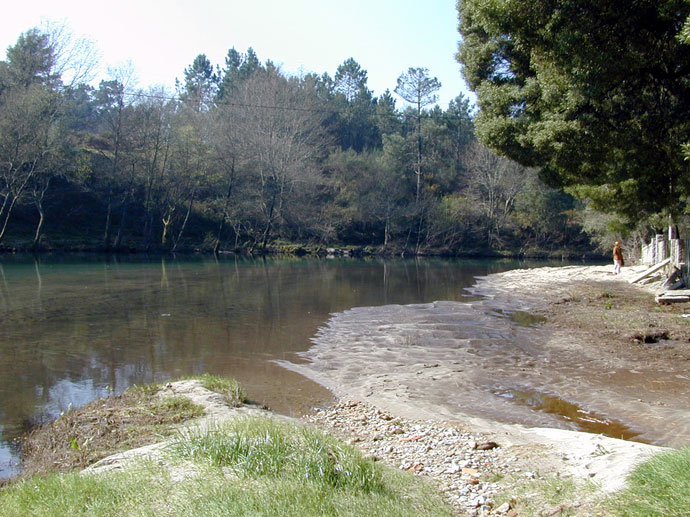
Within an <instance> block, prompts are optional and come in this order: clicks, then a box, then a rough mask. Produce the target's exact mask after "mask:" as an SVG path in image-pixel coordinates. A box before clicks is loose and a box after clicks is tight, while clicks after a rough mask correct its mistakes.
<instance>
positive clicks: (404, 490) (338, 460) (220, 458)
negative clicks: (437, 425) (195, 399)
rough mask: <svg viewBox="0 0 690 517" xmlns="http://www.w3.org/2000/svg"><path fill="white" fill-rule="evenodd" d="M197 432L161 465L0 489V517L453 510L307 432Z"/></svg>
mask: <svg viewBox="0 0 690 517" xmlns="http://www.w3.org/2000/svg"><path fill="white" fill-rule="evenodd" d="M197 433H198V434H190V435H188V436H184V435H182V436H181V438H180V440H179V442H178V443H177V445H176V446H175V447H173V448H171V456H170V458H169V459H170V461H171V463H170V464H169V465H168V467H166V466H163V465H159V464H157V463H153V462H147V463H141V464H140V465H134V466H131V467H129V468H127V469H125V470H124V471H117V472H106V473H101V474H97V475H96V474H93V475H79V474H77V473H74V472H69V473H62V474H51V475H48V476H41V477H34V478H31V479H26V480H23V481H21V482H18V483H15V484H13V485H11V486H9V487H7V488H6V489H4V490H2V491H0V515H3V516H5V517H19V516H24V515H32V516H34V517H43V516H54V515H71V516H79V515H89V516H95V517H101V516H103V517H105V516H108V517H109V516H121V515H124V516H129V515H137V516H159V515H164V516H187V515H197V516H202V517H215V516H218V517H220V516H240V515H261V516H263V515H265V516H282V515H286V516H293V515H294V516H322V515H343V516H345V515H348V516H354V515H367V516H399V515H425V516H426V515H429V516H450V515H453V511H452V509H451V508H450V507H449V506H448V505H447V504H446V503H444V502H443V500H442V498H441V497H440V495H439V494H438V493H436V492H435V490H434V489H433V488H432V487H431V486H430V485H429V484H428V483H425V482H423V481H422V480H420V479H419V478H416V477H414V476H412V475H410V474H407V473H403V472H399V471H396V470H393V469H389V468H386V467H384V466H382V465H380V464H378V463H374V462H373V460H370V459H367V458H364V457H362V455H361V454H360V453H359V452H358V451H356V450H355V449H353V448H351V447H349V446H346V445H344V444H342V443H340V442H338V441H336V440H335V439H333V438H330V437H328V436H327V435H324V434H323V433H321V432H319V431H316V430H314V429H307V428H304V427H302V426H300V425H293V424H287V423H282V422H277V421H273V420H271V419H264V418H258V419H255V418H251V419H243V420H242V421H239V422H237V423H236V424H231V425H228V426H227V427H226V426H223V427H219V428H217V429H214V430H212V431H209V432H205V433H202V432H201V431H197ZM173 473H174V474H173Z"/></svg>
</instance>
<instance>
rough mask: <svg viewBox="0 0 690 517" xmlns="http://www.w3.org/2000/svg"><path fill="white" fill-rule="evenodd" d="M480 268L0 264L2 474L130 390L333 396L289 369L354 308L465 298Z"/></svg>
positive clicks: (298, 262) (60, 258) (276, 262)
mask: <svg viewBox="0 0 690 517" xmlns="http://www.w3.org/2000/svg"><path fill="white" fill-rule="evenodd" d="M521 265H524V264H520V263H518V262H515V261H482V260H441V259H426V260H383V259H371V260H357V259H333V260H327V259H296V258H268V259H243V258H237V257H223V258H213V257H199V256H195V257H184V258H170V257H156V258H151V257H143V256H127V257H120V256H107V257H105V256H95V255H42V256H40V257H32V256H24V255H5V256H0V477H7V476H11V475H13V474H15V473H16V472H17V471H18V469H19V463H18V446H17V445H16V443H14V440H15V439H16V437H17V436H18V435H19V434H21V432H23V431H24V430H26V429H27V428H28V427H29V426H31V425H33V424H35V423H38V422H43V421H46V420H49V419H52V418H55V417H57V416H58V415H59V414H60V413H61V412H62V411H65V410H68V409H69V408H71V407H79V406H82V405H84V404H86V403H87V402H89V401H91V400H94V399H95V398H98V397H103V396H107V395H109V394H119V393H121V392H122V391H124V390H125V389H126V388H127V387H129V386H131V385H133V384H146V383H151V382H161V381H165V380H168V379H173V378H178V377H181V376H185V375H194V374H201V373H204V372H210V373H213V374H219V375H225V376H232V377H235V378H236V379H238V380H239V381H240V382H241V383H242V385H243V386H244V387H245V389H246V391H247V392H248V394H249V397H250V398H251V399H252V401H255V402H258V403H262V404H266V405H268V406H269V407H271V408H273V409H274V410H276V411H279V412H281V413H284V414H293V415H294V414H302V413H304V412H305V411H308V410H309V408H311V407H314V406H319V405H323V404H326V403H327V402H328V401H329V400H330V393H329V392H328V391H327V390H326V389H324V388H322V387H321V386H319V385H318V384H315V383H313V382H311V381H309V380H307V379H306V378H304V377H302V376H300V375H298V374H297V373H294V372H292V371H290V370H287V369H284V368H282V367H281V366H279V365H277V364H276V363H275V361H276V360H279V361H291V362H299V360H300V359H299V353H300V352H303V351H305V350H307V349H308V348H309V347H310V340H311V339H312V338H313V336H314V335H315V334H316V333H317V331H318V329H319V328H320V327H322V326H323V325H324V323H325V322H327V321H328V319H329V315H330V314H332V313H337V312H341V311H344V310H347V309H350V308H353V307H361V306H382V305H388V304H411V303H425V302H431V301H435V300H469V299H471V296H470V294H469V293H468V292H467V291H466V290H465V289H466V288H467V287H469V286H471V285H472V284H473V283H474V279H475V278H476V277H477V276H479V275H486V274H489V273H492V272H498V271H503V270H506V269H511V268H514V267H518V266H521Z"/></svg>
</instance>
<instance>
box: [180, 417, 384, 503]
mask: <svg viewBox="0 0 690 517" xmlns="http://www.w3.org/2000/svg"><path fill="white" fill-rule="evenodd" d="M192 433H193V431H192ZM174 450H175V451H176V452H177V454H179V455H180V456H181V457H183V458H192V459H197V460H202V461H207V462H208V463H209V464H210V465H213V466H215V467H226V468H228V469H230V470H232V471H233V473H234V474H235V475H237V476H240V477H273V478H278V477H285V476H287V477H290V478H293V479H298V480H302V481H305V482H308V481H309V482H310V481H315V482H317V483H319V484H321V485H323V486H327V487H331V488H347V489H349V490H360V491H365V492H381V491H383V489H384V487H383V485H382V482H381V480H380V477H381V469H379V468H376V466H375V464H374V463H373V462H372V461H371V460H368V459H365V458H364V457H362V455H361V454H360V453H359V452H358V451H357V450H356V449H353V448H351V447H348V446H346V445H344V444H342V443H341V442H339V441H337V440H335V439H334V438H331V437H329V436H327V435H325V434H323V433H322V432H320V431H318V430H316V429H313V428H310V427H303V426H295V425H294V424H292V425H290V424H287V423H283V422H280V421H277V420H275V419H273V418H264V417H253V418H238V419H235V420H233V421H232V422H230V423H228V424H226V425H224V426H222V427H220V428H218V429H214V430H211V431H208V432H204V433H203V434H200V435H193V434H192V435H190V436H187V437H185V439H183V440H181V441H180V442H179V443H178V444H177V445H176V446H175V447H174Z"/></svg>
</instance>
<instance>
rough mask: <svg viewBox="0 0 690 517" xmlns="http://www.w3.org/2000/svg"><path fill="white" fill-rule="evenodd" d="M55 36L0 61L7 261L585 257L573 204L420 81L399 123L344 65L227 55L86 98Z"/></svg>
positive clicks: (1, 233)
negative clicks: (311, 68) (190, 256)
mask: <svg viewBox="0 0 690 517" xmlns="http://www.w3.org/2000/svg"><path fill="white" fill-rule="evenodd" d="M60 34H63V33H60ZM57 36H59V34H58V33H52V32H43V31H41V30H38V29H31V30H29V31H28V32H27V33H25V34H23V35H22V36H21V37H20V38H19V39H18V41H17V43H16V45H14V46H12V47H10V48H9V49H8V51H7V54H6V58H5V60H2V61H0V252H1V251H3V250H4V249H7V248H11V249H14V248H27V247H32V248H34V249H45V248H47V249H51V248H60V247H64V246H66V247H70V248H77V249H82V248H86V249H106V250H113V249H121V250H133V249H138V250H170V251H181V250H192V249H203V250H208V251H215V252H217V251H220V250H229V249H230V250H237V251H240V250H244V251H246V252H249V253H251V252H254V251H265V250H270V249H275V247H276V246H279V245H284V244H285V243H290V244H289V245H288V246H292V245H299V246H303V245H311V246H314V249H325V248H326V247H327V246H332V245H348V246H362V247H364V246H371V248H370V249H372V251H374V250H376V251H380V252H381V253H395V254H400V255H402V254H408V253H417V254H427V253H444V254H458V253H499V252H500V253H528V252H530V253H543V252H547V253H548V252H551V253H553V254H556V255H558V256H561V255H562V254H563V253H564V252H566V253H567V250H568V249H573V248H578V254H579V251H580V250H582V248H583V247H586V246H587V245H588V242H587V238H586V237H585V236H584V235H582V234H581V233H580V232H579V231H577V230H576V231H569V230H568V231H566V229H567V228H566V225H567V220H568V215H567V210H569V209H571V208H573V206H574V203H575V201H574V200H573V198H572V197H570V196H565V197H563V198H561V197H559V196H558V195H557V193H556V192H555V191H553V190H552V189H549V188H547V187H546V186H544V185H543V184H541V183H540V182H539V181H538V180H537V178H536V174H535V171H534V170H531V169H526V168H525V167H522V166H520V165H518V164H516V163H515V162H511V161H509V160H506V159H499V158H498V157H496V156H495V155H494V154H493V153H491V152H490V151H489V150H488V149H486V147H484V146H482V145H480V144H478V143H477V142H476V141H475V138H474V133H473V120H472V108H471V106H470V104H469V101H468V99H466V98H464V97H463V96H462V95H459V96H458V97H457V98H456V99H454V100H453V101H452V102H451V103H450V104H449V106H448V108H447V109H446V110H444V109H443V108H441V107H440V106H431V105H432V104H434V100H435V95H434V93H435V91H436V90H437V88H438V86H439V83H438V81H437V80H436V79H433V78H431V77H430V75H429V72H428V70H427V69H426V68H421V67H419V68H409V69H408V70H407V72H403V74H402V75H401V76H400V79H399V80H398V84H397V87H396V88H395V94H396V95H397V96H398V97H400V98H401V99H403V100H404V101H406V102H407V103H408V106H406V107H404V108H402V109H399V108H398V107H397V106H396V98H395V97H394V94H393V93H391V91H389V90H386V91H385V92H384V93H383V94H382V95H381V96H379V97H376V96H374V93H373V91H371V90H370V89H369V88H368V87H367V71H366V70H364V69H363V68H362V67H361V66H360V65H359V63H357V62H356V61H355V60H354V58H349V59H347V60H345V61H344V62H343V64H342V65H341V66H339V67H338V68H337V70H336V71H335V76H334V77H333V78H331V77H330V76H329V75H328V74H327V73H323V74H321V75H317V74H306V75H300V76H294V75H290V74H286V73H284V72H283V71H281V70H280V67H279V66H276V65H275V64H274V63H273V62H272V61H270V60H266V61H263V62H262V61H260V60H259V58H258V56H257V55H256V53H255V52H254V51H253V50H252V49H251V48H248V49H247V51H246V53H241V52H239V51H238V50H236V49H235V48H230V49H229V50H228V53H227V56H226V58H225V63H224V65H225V66H224V68H222V69H221V68H219V67H218V66H217V65H216V64H214V63H212V62H211V61H210V60H209V59H208V58H207V57H206V55H205V54H203V53H200V54H198V55H197V57H196V58H195V59H194V60H193V62H192V63H191V64H190V65H189V66H188V67H186V68H185V69H184V70H183V71H181V72H182V73H181V77H180V79H179V80H178V81H176V94H174V93H172V92H170V91H167V90H166V89H165V88H163V87H154V88H151V87H150V88H148V89H145V90H144V89H138V88H136V87H135V84H134V76H133V73H132V70H131V68H128V67H126V66H123V67H120V68H118V69H112V70H110V71H109V75H110V76H109V78H108V79H105V80H102V81H100V83H99V84H98V86H97V87H96V86H92V85H90V84H88V83H84V82H81V81H83V78H84V77H86V75H88V74H85V73H84V72H86V71H88V66H86V65H88V64H89V63H90V59H89V56H90V54H89V53H88V52H81V51H80V49H84V50H88V48H87V47H84V46H83V45H80V44H78V43H79V42H75V43H76V45H72V46H69V41H67V40H66V39H64V38H60V37H57ZM70 48H73V49H76V51H75V52H71V51H70V52H67V51H66V50H69V49H70ZM525 185H530V191H528V190H527V189H526V188H525V187H524V186H525ZM545 213H549V214H551V215H552V217H550V218H549V217H543V216H542V215H540V216H539V218H538V220H539V222H540V223H543V224H540V225H535V224H533V223H534V221H535V217H536V216H535V217H530V214H545ZM293 249H294V248H293Z"/></svg>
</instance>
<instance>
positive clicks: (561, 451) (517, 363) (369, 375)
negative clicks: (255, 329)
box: [289, 266, 690, 491]
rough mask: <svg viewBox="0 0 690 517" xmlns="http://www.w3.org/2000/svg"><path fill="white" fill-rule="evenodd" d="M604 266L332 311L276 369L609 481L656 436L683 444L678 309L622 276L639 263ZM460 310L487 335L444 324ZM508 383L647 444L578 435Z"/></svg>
mask: <svg viewBox="0 0 690 517" xmlns="http://www.w3.org/2000/svg"><path fill="white" fill-rule="evenodd" d="M610 271H611V267H609V266H574V267H560V268H538V269H529V270H514V271H508V272H505V273H500V274H496V275H490V276H488V277H484V278H481V279H479V281H478V283H477V285H476V286H475V288H474V289H473V293H474V294H475V295H477V296H479V297H480V299H479V300H475V301H472V302H468V303H459V302H436V303H432V304H423V305H414V306H386V307H371V308H357V309H352V310H350V311H347V312H345V313H341V314H336V315H334V316H333V318H332V319H331V321H330V322H329V323H328V326H327V327H326V328H324V329H323V330H322V332H320V335H319V336H317V337H316V339H315V340H314V343H315V344H314V346H313V347H312V348H311V349H310V350H309V351H308V352H307V353H306V354H305V355H304V357H305V359H307V361H308V362H307V363H306V364H299V365H289V367H291V368H293V369H295V370H297V371H298V372H300V373H302V374H303V375H306V376H308V377H310V378H312V379H314V380H316V381H318V382H320V383H322V384H323V385H325V386H327V387H328V388H329V389H331V390H332V391H333V392H334V393H335V394H336V395H337V396H338V397H341V398H350V399H356V400H361V401H365V402H366V403H367V404H371V405H372V406H374V407H377V408H381V409H384V410H386V411H389V412H390V413H391V414H393V415H395V416H399V417H405V418H413V419H431V420H436V421H441V422H458V423H460V424H462V425H463V426H467V427H468V428H469V429H471V430H472V431H476V432H481V433H484V434H485V435H486V436H487V439H491V440H495V441H496V442H497V443H499V444H500V445H501V446H502V447H504V449H505V450H506V451H510V449H513V452H514V453H515V455H519V456H521V457H522V458H523V459H524V460H525V461H526V462H527V463H529V462H532V463H533V466H534V470H537V471H542V472H554V473H559V474H561V475H569V476H570V475H571V476H574V477H576V478H580V479H592V480H595V481H596V482H597V483H598V484H599V485H600V486H601V487H602V488H603V489H604V490H606V491H611V490H615V489H617V488H620V487H621V486H622V485H623V483H624V480H625V476H626V475H627V473H628V472H629V471H630V469H631V468H632V466H633V465H634V464H636V463H637V462H639V461H641V460H643V459H644V458H646V457H648V456H649V455H650V454H653V453H655V452H657V451H659V450H661V449H660V447H658V446H680V445H685V444H688V443H690V434H689V428H688V425H689V424H688V422H690V418H689V417H690V396H689V395H690V391H689V386H690V383H688V382H687V381H688V377H687V365H688V364H689V363H688V362H687V361H688V359H689V358H690V349H689V348H688V337H689V336H690V334H689V333H688V330H686V329H690V327H689V326H688V325H687V323H686V320H684V319H683V318H682V317H681V315H682V313H683V310H684V308H683V307H681V306H673V307H667V308H658V307H657V306H656V304H655V302H654V299H653V296H652V292H653V289H654V287H653V286H651V287H650V286H647V287H639V286H636V285H630V284H629V283H628V280H629V278H631V277H632V276H634V274H636V273H637V272H639V271H640V268H624V271H623V274H621V275H619V276H613V275H611V273H610ZM534 316H540V317H543V318H545V322H543V323H539V324H535V323H536V322H537V319H536V318H534ZM460 318H465V319H470V320H471V321H472V322H473V325H474V326H475V327H476V328H477V329H479V333H480V334H481V335H483V336H489V337H488V338H486V339H484V342H482V339H477V338H475V337H473V336H472V335H471V329H472V325H470V326H468V325H467V324H464V325H462V326H460V327H458V326H456V323H457V321H458V319H460ZM525 322H526V323H525ZM465 323H466V322H465ZM468 329H469V330H468ZM646 340H649V341H650V342H649V343H646V342H645V341H646ZM652 341H653V342H652ZM497 343H509V347H508V349H502V350H499V349H497V347H498V346H500V345H497ZM496 357H498V360H497V359H496ZM519 393H528V394H532V395H535V394H536V395H538V396H541V397H545V398H546V399H548V400H550V401H552V402H553V401H555V403H554V404H555V405H556V406H558V404H559V403H560V402H563V403H564V404H565V405H566V406H567V407H568V408H571V409H572V408H575V411H576V412H578V413H582V414H583V415H585V420H586V419H587V418H588V417H589V416H591V417H592V419H593V420H595V421H598V422H600V423H603V425H604V427H606V425H607V423H611V424H612V429H614V432H615V429H617V428H618V427H616V426H620V428H621V429H624V430H625V431H626V432H628V433H629V434H631V435H637V439H639V440H643V441H646V442H649V443H652V444H655V445H647V444H644V443H638V442H633V441H624V440H618V439H614V438H608V437H605V436H602V435H599V434H593V433H582V432H578V431H577V426H576V425H574V424H573V422H572V421H570V420H568V419H567V418H562V417H561V416H559V415H557V414H553V413H547V412H544V411H535V410H534V409H533V408H532V407H530V405H529V404H519V403H516V396H514V395H515V394H519ZM552 405H553V404H552ZM558 411H559V410H558V408H556V410H555V412H556V413H558ZM613 424H615V425H613ZM513 452H511V453H510V454H512V453H513Z"/></svg>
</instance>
